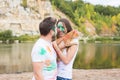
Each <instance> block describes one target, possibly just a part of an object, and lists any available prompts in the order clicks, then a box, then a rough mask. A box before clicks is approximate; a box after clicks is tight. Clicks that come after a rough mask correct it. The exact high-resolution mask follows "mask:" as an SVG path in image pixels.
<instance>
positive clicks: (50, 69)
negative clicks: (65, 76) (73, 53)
mask: <svg viewBox="0 0 120 80" xmlns="http://www.w3.org/2000/svg"><path fill="white" fill-rule="evenodd" d="M56 67H57V65H56V63H55V62H51V64H50V66H48V67H46V68H44V70H46V71H52V70H54V69H55V68H56Z"/></svg>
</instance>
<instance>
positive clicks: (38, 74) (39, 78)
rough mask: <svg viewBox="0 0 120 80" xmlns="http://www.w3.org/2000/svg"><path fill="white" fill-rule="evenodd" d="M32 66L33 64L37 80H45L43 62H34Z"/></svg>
mask: <svg viewBox="0 0 120 80" xmlns="http://www.w3.org/2000/svg"><path fill="white" fill-rule="evenodd" d="M32 64H33V71H34V76H35V80H44V77H43V74H42V68H43V62H33V63H32Z"/></svg>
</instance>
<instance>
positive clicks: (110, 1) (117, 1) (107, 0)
mask: <svg viewBox="0 0 120 80" xmlns="http://www.w3.org/2000/svg"><path fill="white" fill-rule="evenodd" d="M83 1H85V2H89V3H91V4H94V5H96V4H101V5H104V6H107V5H111V6H115V7H118V6H120V0H83Z"/></svg>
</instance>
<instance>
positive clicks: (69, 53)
mask: <svg viewBox="0 0 120 80" xmlns="http://www.w3.org/2000/svg"><path fill="white" fill-rule="evenodd" d="M53 46H54V49H55V50H56V52H57V54H58V55H59V57H60V59H61V60H62V61H63V63H64V64H68V63H69V62H70V61H71V60H72V58H73V56H74V55H75V52H76V50H77V47H78V45H77V44H76V45H72V46H70V47H69V48H68V51H67V54H66V55H64V54H63V53H62V51H61V50H60V49H59V47H58V46H57V43H56V42H53Z"/></svg>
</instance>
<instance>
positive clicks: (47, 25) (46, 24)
mask: <svg viewBox="0 0 120 80" xmlns="http://www.w3.org/2000/svg"><path fill="white" fill-rule="evenodd" d="M56 21H57V20H56V19H55V18H52V17H47V18H45V19H44V20H43V21H42V22H41V23H40V24H39V31H40V34H41V35H44V36H46V35H47V34H48V33H49V32H50V30H51V29H52V28H53V27H55V23H56Z"/></svg>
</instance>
